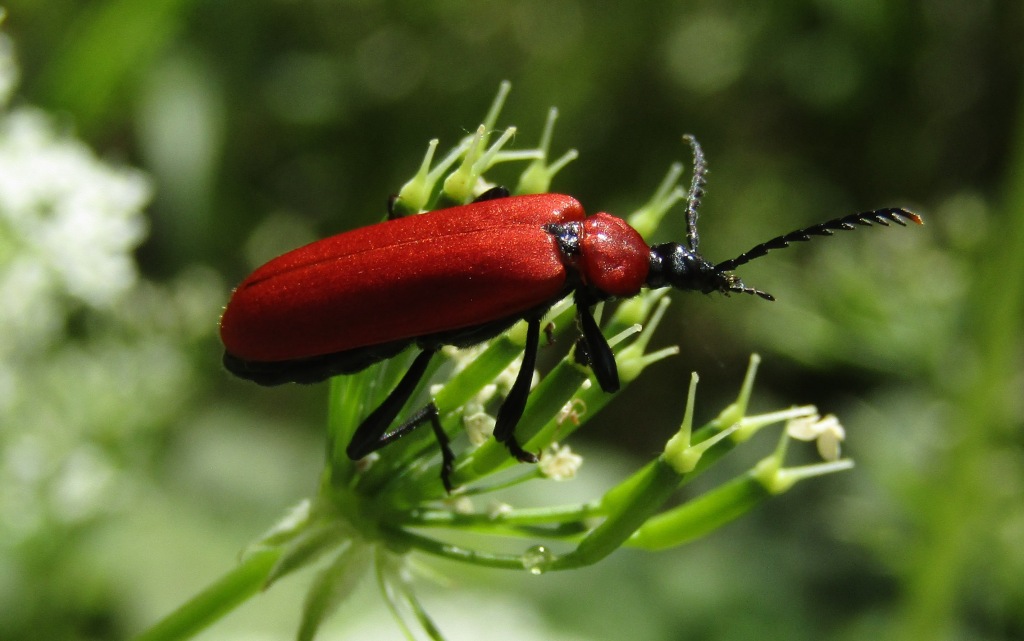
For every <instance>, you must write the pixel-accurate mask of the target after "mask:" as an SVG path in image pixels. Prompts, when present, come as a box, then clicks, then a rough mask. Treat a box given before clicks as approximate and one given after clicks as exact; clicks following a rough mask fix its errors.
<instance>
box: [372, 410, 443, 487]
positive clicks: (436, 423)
mask: <svg viewBox="0 0 1024 641" xmlns="http://www.w3.org/2000/svg"><path fill="white" fill-rule="evenodd" d="M438 414H439V412H438V409H437V405H435V404H434V403H433V402H430V403H428V404H427V405H426V407H424V408H423V409H421V410H419V411H417V412H416V413H415V414H413V415H412V416H410V417H409V419H408V420H407V421H406V422H405V423H403V424H402V425H400V426H399V427H398V428H397V429H395V431H393V432H388V433H387V434H385V435H384V437H383V439H387V440H386V441H385V443H390V442H391V441H393V440H394V439H396V438H399V437H400V436H402V434H405V432H409V431H412V430H413V429H415V428H416V427H418V426H420V425H422V424H423V423H425V422H427V421H430V428H431V429H432V430H434V436H435V437H436V438H437V444H438V445H439V446H440V447H441V482H442V483H444V489H445V491H446V492H448V493H449V494H451V493H452V482H451V475H452V470H453V469H454V468H455V453H454V452H452V448H451V445H450V444H449V441H448V435H447V434H445V433H444V428H443V427H441V419H440V418H439V416H438ZM407 426H408V427H407ZM403 429H404V430H405V431H404V432H402V433H401V434H399V431H400V430H403ZM383 439H382V440H383Z"/></svg>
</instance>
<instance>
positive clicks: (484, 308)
mask: <svg viewBox="0 0 1024 641" xmlns="http://www.w3.org/2000/svg"><path fill="white" fill-rule="evenodd" d="M688 140H689V142H690V144H691V145H692V147H693V151H694V176H693V182H692V184H691V187H690V193H689V199H688V207H687V224H688V234H687V243H686V244H685V245H683V244H680V243H664V244H660V245H655V246H653V247H649V246H648V245H647V243H646V242H644V239H643V238H642V237H641V236H640V234H639V233H637V232H636V230H634V229H633V228H632V227H630V226H629V225H628V224H627V223H626V222H625V221H624V220H622V219H621V218H616V217H614V216H611V215H609V214H605V213H599V214H595V215H593V216H589V217H588V216H586V214H585V212H584V211H583V207H582V206H581V205H580V204H579V202H577V201H576V200H575V199H574V198H572V197H571V196H564V195H560V194H538V195H529V196H508V192H507V191H504V190H502V189H495V190H491V191H489V192H486V193H485V194H484V195H483V196H481V197H480V198H478V199H477V200H476V201H474V202H473V203H471V204H469V205H463V206H460V207H452V208H450V209H443V210H439V211H434V212H430V213H427V214H422V215H418V216H409V217H405V218H398V219H394V220H388V221H386V222H382V223H379V224H377V225H371V226H369V227H363V228H361V229H355V230H352V231H349V232H345V233H342V234H338V235H337V236H332V237H330V238H325V239H323V240H319V241H316V242H314V243H311V244H309V245H306V246H305V247H300V248H299V249H296V250H294V251H291V252H288V253H287V254H284V255H283V256H279V257H278V258H275V259H273V260H271V261H270V262H268V263H267V264H265V265H263V266H262V267H260V268H258V269H257V270H256V271H255V272H253V273H252V274H251V275H250V276H249V277H248V278H246V279H245V280H244V281H242V283H241V284H240V285H239V286H238V287H237V288H236V289H235V291H234V294H233V295H232V297H231V300H230V302H229V303H228V306H227V308H226V309H225V310H224V315H223V317H222V318H221V339H222V340H223V342H224V346H225V348H226V349H225V353H224V365H225V366H226V367H227V369H228V370H229V371H231V372H232V373H234V374H235V375H237V376H240V377H242V378H245V379H249V380H252V381H255V382H256V383H259V384H261V385H278V384H282V383H288V382H297V383H313V382H317V381H321V380H324V379H326V378H329V377H331V376H335V375H338V374H351V373H354V372H358V371H360V370H363V369H365V368H366V367H368V366H370V365H372V364H373V363H376V362H379V361H381V360H384V359H388V358H391V357H393V356H395V355H397V354H398V353H399V352H401V351H402V350H404V349H405V348H406V347H408V346H409V345H412V344H415V345H416V347H418V348H419V349H420V350H421V351H420V354H419V355H418V356H417V357H416V359H415V360H414V361H413V364H412V366H411V367H410V369H409V371H408V372H407V373H406V374H405V376H404V377H403V378H402V380H401V381H400V382H399V383H398V385H397V386H396V388H395V389H394V390H393V391H392V392H391V394H390V395H389V396H388V398H387V399H385V401H384V402H383V403H382V404H381V406H380V407H378V408H377V409H376V410H374V411H373V412H372V413H371V414H370V415H369V416H368V417H367V418H366V419H365V420H364V421H363V423H362V424H361V425H360V426H359V428H358V429H357V430H356V432H355V434H354V435H353V437H352V441H351V442H350V443H349V445H348V449H347V453H348V455H349V457H351V458H353V459H359V458H362V457H364V456H366V455H367V454H370V453H371V452H374V451H376V450H378V449H380V448H381V447H383V446H385V445H387V444H388V443H390V442H392V441H394V440H396V439H398V438H400V437H401V436H403V435H405V434H407V433H408V432H410V431H411V430H413V429H415V428H416V427H418V426H419V425H421V424H423V423H426V422H429V423H430V424H431V426H432V427H433V430H434V433H435V434H436V436H437V439H438V441H439V443H440V445H441V452H442V457H443V461H442V473H441V478H442V481H443V482H444V485H445V487H446V488H447V489H449V490H450V489H451V487H450V483H449V480H448V477H449V475H450V473H451V469H452V463H453V460H454V455H453V454H452V452H451V449H450V448H449V446H448V440H447V437H446V435H445V433H444V431H443V430H442V428H441V424H440V421H439V420H438V409H437V407H436V406H435V405H434V404H433V403H430V404H428V405H427V406H426V407H425V408H423V409H421V410H420V411H418V412H416V413H414V414H413V415H412V416H411V417H409V418H408V419H407V420H406V421H405V422H403V423H402V424H400V425H399V426H397V427H396V428H395V429H393V430H391V431H388V428H389V427H391V425H392V424H393V423H394V422H395V420H396V418H397V417H398V414H399V412H400V411H401V409H402V407H403V406H404V405H405V404H406V402H407V401H408V400H409V397H410V396H411V395H412V393H413V391H414V390H415V389H416V387H417V385H418V383H419V381H420V379H421V378H422V376H423V374H424V372H425V371H426V369H427V365H428V363H429V361H430V358H431V357H432V356H433V355H434V353H435V352H436V351H437V350H438V349H439V348H441V347H442V346H444V345H455V346H458V347H465V346H469V345H473V344H476V343H480V342H482V341H484V340H487V339H489V338H493V337H494V336H497V335H498V334H500V333H501V332H503V331H505V330H506V329H508V328H509V327H511V326H512V325H513V324H515V323H516V322H518V321H520V320H526V321H527V323H528V331H527V341H526V348H525V349H526V351H525V357H524V360H523V365H522V368H521V370H520V372H519V375H518V377H517V378H516V381H515V383H514V384H513V386H512V390H511V391H510V393H509V395H508V396H507V397H506V399H505V402H504V403H503V405H502V407H501V409H500V410H499V412H498V418H497V424H496V426H495V429H494V437H495V438H496V439H497V440H498V441H499V442H502V443H504V444H505V445H506V446H507V447H508V448H509V451H510V452H511V453H512V454H513V455H514V456H515V457H516V458H517V459H519V460H520V461H524V462H535V461H536V460H537V459H536V457H535V456H534V455H533V454H531V453H529V452H527V451H525V450H523V448H522V447H521V446H520V445H519V443H518V442H517V441H516V439H515V434H514V430H515V426H516V424H517V423H518V422H519V419H520V417H521V416H522V413H523V409H524V408H525V406H526V399H527V396H528V394H529V386H530V379H531V377H532V373H533V370H534V368H535V363H536V354H537V346H538V342H539V334H540V319H541V317H542V316H543V315H544V313H545V312H546V311H547V310H548V309H549V308H550V307H551V306H552V305H553V304H555V303H556V302H558V301H559V300H561V299H562V298H564V297H565V296H567V295H569V294H572V295H573V296H574V301H575V304H576V309H577V314H578V318H579V324H580V328H581V331H582V342H583V347H584V348H585V352H586V355H587V357H588V359H589V362H590V365H591V368H592V370H593V372H594V375H595V378H596V379H597V381H598V383H599V384H600V385H601V388H602V389H603V390H605V391H606V392H614V391H616V390H617V389H618V387H619V377H618V371H617V369H616V365H615V357H614V355H613V354H612V351H611V348H610V347H609V346H608V342H607V341H606V340H605V338H604V336H603V335H602V333H601V330H600V329H599V328H598V326H597V323H596V322H595V320H594V317H593V314H592V312H591V308H592V307H593V306H594V305H595V304H596V303H598V302H600V301H603V300H609V299H612V298H624V297H630V296H635V295H636V294H638V293H639V292H640V290H641V288H643V287H649V288H657V287H666V286H672V287H675V288H676V289H683V290H695V291H700V292H704V293H710V292H715V291H717V292H722V293H725V294H728V293H730V292H740V293H745V294H755V295H757V296H760V297H761V298H764V299H766V300H773V299H772V297H771V296H770V295H769V294H767V293H765V292H762V291H759V290H756V289H753V288H750V287H746V286H745V285H744V284H743V283H742V282H741V281H740V279H739V278H738V277H737V276H735V275H734V274H732V273H730V272H731V270H733V269H735V268H736V267H738V266H740V265H743V264H744V263H747V262H749V261H751V260H753V259H755V258H758V257H760V256H763V255H765V254H766V253H767V252H768V251H769V250H772V249H779V248H782V247H786V246H787V245H789V243H790V242H793V241H798V240H800V241H806V240H809V239H810V238H811V236H814V235H819V236H827V235H831V234H832V232H833V231H835V230H840V229H853V228H854V227H855V225H858V224H859V225H871V224H872V223H879V224H882V225H887V224H888V222H890V221H891V222H895V223H898V224H900V225H904V224H905V223H904V222H903V220H902V218H906V219H909V220H911V221H913V222H916V223H921V219H920V217H918V216H917V215H915V214H913V213H910V212H908V211H906V210H904V209H895V208H894V209H880V210H877V211H872V212H863V213H858V214H853V215H850V216H846V217H843V218H837V219H834V220H830V221H828V222H825V223H821V224H818V225H814V226H812V227H808V228H806V229H800V230H797V231H794V232H792V233H789V234H786V235H784V236H779V237H777V238H774V239H772V240H770V241H768V242H766V243H762V244H760V245H757V246H755V247H754V248H752V249H750V250H749V251H747V252H744V253H743V254H740V255H739V256H737V257H736V258H733V259H731V260H727V261H725V262H721V263H718V264H713V263H710V262H708V261H707V260H705V259H704V258H702V257H701V256H700V254H699V253H698V252H697V243H698V240H699V238H698V235H697V229H696V219H697V209H698V206H699V204H700V198H701V196H702V194H703V188H704V180H705V172H706V168H705V163H704V158H703V154H702V152H701V149H700V146H699V145H698V144H697V142H696V140H694V139H693V138H692V137H690V138H688Z"/></svg>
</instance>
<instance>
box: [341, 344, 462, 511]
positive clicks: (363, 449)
mask: <svg viewBox="0 0 1024 641" xmlns="http://www.w3.org/2000/svg"><path fill="white" fill-rule="evenodd" d="M435 351H436V350H432V349H425V350H423V351H422V352H420V354H419V356H417V357H416V360H414V361H413V362H412V366H411V367H410V368H409V371H408V372H406V373H405V376H403V377H402V380H400V381H399V382H398V385H396V386H395V389H394V390H392V391H391V394H389V395H388V397H387V398H386V399H384V402H383V403H381V404H380V407H378V408H377V409H375V410H373V412H372V413H371V414H370V415H369V416H367V417H366V418H365V419H364V420H363V422H362V423H361V424H360V425H359V427H358V428H357V429H356V432H355V434H353V435H352V440H351V441H350V442H349V444H348V449H347V450H346V453H347V454H348V457H349V458H350V459H353V460H356V459H361V458H363V457H364V456H366V455H367V454H370V453H372V452H376V451H377V450H379V449H380V448H382V447H384V446H385V445H387V444H388V443H391V442H392V441H397V440H398V439H400V438H402V437H403V436H405V435H406V434H408V433H409V432H411V431H413V430H414V429H416V428H417V427H419V426H420V425H423V424H424V423H428V422H429V423H430V427H431V429H433V430H434V436H435V437H436V438H437V444H438V445H439V446H440V448H441V482H442V483H444V489H445V490H446V491H447V492H448V493H449V494H450V493H451V491H452V485H451V481H450V480H449V478H450V477H451V474H452V469H453V466H454V463H455V454H454V453H453V452H452V448H451V446H450V445H449V442H448V435H447V434H445V433H444V428H443V427H441V420H440V418H438V410H437V405H434V403H433V402H431V403H428V404H427V405H426V406H425V407H424V408H422V409H420V410H418V411H417V412H416V413H414V414H413V415H412V416H410V417H409V418H408V419H406V421H405V422H404V423H402V424H401V425H399V426H398V427H396V428H395V429H393V430H391V431H390V432H389V431H387V429H388V427H390V426H391V424H392V423H394V422H395V418H397V417H398V413H399V412H400V411H402V408H403V407H404V406H405V404H406V403H407V402H408V401H409V397H410V396H412V393H413V392H414V391H415V390H416V387H417V386H418V385H419V383H420V379H422V378H423V374H424V373H426V371H427V365H429V364H430V358H431V357H432V356H433V355H434V353H435Z"/></svg>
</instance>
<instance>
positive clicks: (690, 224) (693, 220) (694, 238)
mask: <svg viewBox="0 0 1024 641" xmlns="http://www.w3.org/2000/svg"><path fill="white" fill-rule="evenodd" d="M683 140H685V141H686V142H688V143H689V144H690V148H691V149H693V180H692V181H690V193H689V194H687V196H686V246H687V249H689V250H690V251H691V252H693V253H697V245H698V244H699V243H700V236H698V235H697V210H698V209H700V199H701V198H703V197H704V185H705V184H707V173H708V164H707V161H705V160H704V150H703V149H701V148H700V143H699V142H697V139H696V138H695V137H694V136H693V135H692V134H685V135H683Z"/></svg>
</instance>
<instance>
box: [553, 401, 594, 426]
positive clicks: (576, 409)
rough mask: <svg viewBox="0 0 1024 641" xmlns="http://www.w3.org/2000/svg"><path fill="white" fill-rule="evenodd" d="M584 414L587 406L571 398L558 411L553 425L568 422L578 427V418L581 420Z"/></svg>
mask: <svg viewBox="0 0 1024 641" xmlns="http://www.w3.org/2000/svg"><path fill="white" fill-rule="evenodd" d="M586 413H587V404H586V403H584V402H583V401H582V400H580V399H578V398H573V399H570V400H569V402H568V403H566V404H565V405H563V406H562V409H560V410H558V416H556V417H555V423H557V424H558V425H561V424H562V423H564V422H566V421H570V422H571V423H572V424H573V425H579V424H580V418H582V417H583V415H584V414H586Z"/></svg>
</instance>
